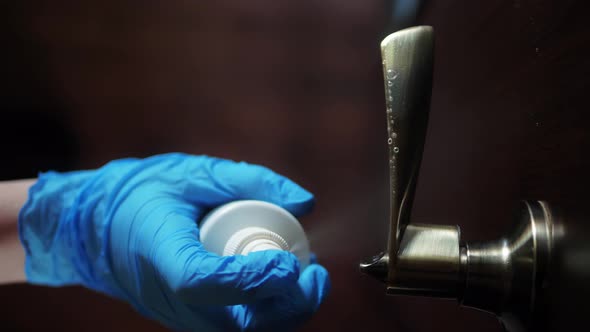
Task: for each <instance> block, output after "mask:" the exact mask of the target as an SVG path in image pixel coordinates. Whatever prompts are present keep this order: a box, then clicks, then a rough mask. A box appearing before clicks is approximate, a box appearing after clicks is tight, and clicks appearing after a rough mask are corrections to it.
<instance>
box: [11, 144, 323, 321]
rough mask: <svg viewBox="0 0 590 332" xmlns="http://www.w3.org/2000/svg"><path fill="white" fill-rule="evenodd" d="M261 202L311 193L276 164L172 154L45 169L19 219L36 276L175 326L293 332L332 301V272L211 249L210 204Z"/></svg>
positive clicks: (282, 257) (298, 204) (295, 200)
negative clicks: (201, 224) (206, 236)
mask: <svg viewBox="0 0 590 332" xmlns="http://www.w3.org/2000/svg"><path fill="white" fill-rule="evenodd" d="M237 199H258V200H264V201H268V202H271V203H275V204H277V205H279V206H282V207H284V208H285V209H287V210H289V211H290V212H291V213H293V214H294V215H296V216H297V215H302V214H305V213H307V212H308V211H309V210H310V209H311V207H312V205H313V196H312V195H311V194H310V193H309V192H307V191H305V190H304V189H302V188H301V187H299V186H298V185H296V184H295V183H293V182H292V181H290V180H288V179H286V178H284V177H282V176H280V175H278V174H276V173H273V172H272V171H270V170H269V169H267V168H264V167H261V166H256V165H250V164H246V163H235V162H232V161H228V160H222V159H216V158H211V157H206V156H191V155H185V154H166V155H159V156H154V157H151V158H147V159H122V160H117V161H113V162H111V163H109V164H107V165H105V166H103V167H102V168H100V169H98V170H94V171H79V172H70V173H55V172H49V173H45V174H42V175H41V176H40V177H39V179H38V181H37V183H36V184H35V185H34V186H33V187H32V188H31V189H30V192H29V200H28V201H27V203H26V204H25V206H24V207H23V208H22V210H21V213H20V217H19V232H20V236H21V241H22V243H23V245H24V247H25V250H26V274H27V278H28V280H29V282H31V283H34V284H40V285H49V286H61V285H75V284H79V285H84V286H85V287H87V288H90V289H93V290H95V291H98V292H102V293H105V294H108V295H110V296H113V297H116V298H119V299H122V300H125V301H127V302H129V303H130V304H131V305H133V307H135V308H136V309H137V310H138V311H139V312H140V313H142V314H143V315H145V316H147V317H150V318H152V319H155V320H158V321H160V322H162V323H163V324H164V325H166V326H168V327H170V328H173V329H175V330H190V331H211V330H222V331H233V330H281V331H283V330H291V329H294V328H296V327H297V326H299V325H300V324H301V323H302V322H304V321H305V320H306V319H307V318H309V317H310V316H311V315H312V314H313V313H314V312H315V311H316V310H317V309H318V306H319V305H320V303H321V302H322V300H323V299H324V298H325V297H326V295H327V293H328V290H329V287H330V282H329V279H328V273H327V271H326V270H325V269H324V268H323V267H321V266H320V265H318V264H311V265H310V266H309V267H308V268H306V269H305V270H304V271H302V272H301V275H300V271H299V262H298V261H297V259H296V258H295V256H294V255H292V254H291V253H289V252H285V251H262V252H254V253H251V254H249V255H248V256H230V257H220V256H217V255H215V254H212V253H209V252H207V251H205V250H204V249H203V246H202V245H201V243H200V242H199V240H198V239H199V229H198V225H197V221H198V220H199V219H200V218H201V217H202V216H203V214H204V213H206V212H207V211H208V210H209V209H211V208H214V207H216V206H218V205H221V204H224V203H227V202H229V201H232V200H237Z"/></svg>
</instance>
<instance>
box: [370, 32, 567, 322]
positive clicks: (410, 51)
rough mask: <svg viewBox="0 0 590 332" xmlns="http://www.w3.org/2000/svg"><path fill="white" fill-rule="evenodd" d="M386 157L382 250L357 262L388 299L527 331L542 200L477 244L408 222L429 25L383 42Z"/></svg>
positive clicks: (425, 95) (423, 112) (550, 234)
mask: <svg viewBox="0 0 590 332" xmlns="http://www.w3.org/2000/svg"><path fill="white" fill-rule="evenodd" d="M381 53H382V58H383V75H384V83H385V98H386V115H387V116H386V120H387V135H388V136H387V142H388V156H389V184H390V185H389V196H390V214H389V220H388V223H389V237H388V244H387V251H386V252H383V253H381V254H379V255H377V256H375V257H373V258H372V259H371V260H369V261H368V262H366V263H362V264H361V265H360V268H361V271H363V272H364V273H366V274H368V275H371V276H373V277H375V278H376V279H378V280H381V281H383V282H385V284H386V293H387V294H390V295H396V294H403V295H417V296H431V297H442V298H454V299H457V300H458V301H459V303H460V304H461V305H464V306H468V307H474V308H477V309H481V310H485V311H488V312H491V313H493V314H496V315H497V316H498V317H499V318H500V319H501V321H502V322H503V323H504V325H505V326H506V327H507V328H508V330H510V331H518V330H522V329H526V328H527V327H528V326H529V325H530V323H531V320H532V314H533V309H534V305H535V296H536V293H537V292H538V291H539V290H540V289H541V287H542V280H543V278H544V275H545V274H546V271H547V266H548V261H549V257H550V255H551V250H552V243H553V238H554V225H555V216H554V215H553V212H552V210H551V208H550V207H549V205H548V204H547V203H545V202H540V201H529V202H522V204H521V211H520V214H519V215H520V217H519V219H518V220H517V223H516V228H515V231H514V232H512V233H511V234H510V235H508V236H506V237H503V238H501V239H499V240H495V241H490V242H483V243H465V244H462V243H461V241H460V231H459V227H458V226H455V225H449V226H447V225H427V224H417V223H413V222H411V220H410V216H411V210H412V201H413V198H414V191H415V188H416V182H417V179H418V172H419V169H420V163H421V159H422V151H423V146H424V141H425V137H426V129H427V122H428V112H429V100H430V94H431V89H432V72H433V53H434V38H433V29H432V28H431V27H428V26H419V27H413V28H409V29H405V30H401V31H398V32H395V33H393V34H391V35H389V36H388V37H386V38H385V39H384V40H383V42H382V43H381Z"/></svg>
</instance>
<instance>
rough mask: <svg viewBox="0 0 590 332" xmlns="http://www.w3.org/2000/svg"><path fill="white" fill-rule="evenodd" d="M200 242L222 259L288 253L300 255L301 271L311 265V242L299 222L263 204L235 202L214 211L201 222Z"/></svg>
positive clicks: (245, 201) (281, 209)
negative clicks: (252, 253)
mask: <svg viewBox="0 0 590 332" xmlns="http://www.w3.org/2000/svg"><path fill="white" fill-rule="evenodd" d="M200 240H201V243H202V244H203V246H204V247H205V249H206V250H208V251H210V252H213V253H216V254H218V255H220V256H229V255H248V254H249V253H251V252H255V251H262V250H286V251H290V252H291V253H293V254H294V255H295V256H297V258H298V259H299V262H300V264H301V271H303V269H304V268H305V267H306V266H307V265H309V259H310V258H309V255H310V252H309V243H308V241H307V237H306V236H305V232H304V231H303V228H302V227H301V224H299V221H297V219H296V218H295V217H294V216H293V215H292V214H291V213H289V212H288V211H287V210H285V209H283V208H281V207H279V206H277V205H274V204H271V203H267V202H263V201H255V200H242V201H234V202H231V203H227V204H224V205H222V206H220V207H218V208H216V209H214V210H213V211H211V212H210V213H209V214H207V215H206V216H205V217H204V218H203V221H202V222H201V226H200Z"/></svg>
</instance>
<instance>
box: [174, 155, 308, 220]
mask: <svg viewBox="0 0 590 332" xmlns="http://www.w3.org/2000/svg"><path fill="white" fill-rule="evenodd" d="M187 178H188V179H187V181H188V185H187V188H186V191H185V198H186V199H187V200H189V201H190V202H193V203H195V204H201V205H205V206H208V207H215V206H218V205H221V204H224V203H227V202H230V201H234V200H240V199H255V200H262V201H267V202H270V203H274V204H277V205H279V206H281V207H283V208H285V209H286V210H287V211H289V212H291V213H292V214H293V215H295V216H301V215H304V214H306V213H308V212H309V211H310V210H311V209H312V208H313V205H314V197H313V195H312V194H311V193H310V192H308V191H307V190H305V189H303V188H302V187H301V186H299V185H298V184H296V183H295V182H293V181H291V180H290V179H288V178H286V177H284V176H282V175H279V174H277V173H275V172H273V171H272V170H270V169H268V168H266V167H263V166H259V165H254V164H248V163H245V162H239V163H236V162H233V161H230V160H225V159H217V158H210V157H200V158H196V159H195V162H194V163H192V165H191V166H190V167H189V171H188V174H187Z"/></svg>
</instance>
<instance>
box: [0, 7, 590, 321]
mask: <svg viewBox="0 0 590 332" xmlns="http://www.w3.org/2000/svg"><path fill="white" fill-rule="evenodd" d="M583 7H588V6H587V5H585V3H584V1H571V0H565V1H559V2H557V1H548V0H540V1H524V0H522V1H521V0H514V1H499V0H496V1H486V2H476V1H468V0H453V1H438V2H435V1H411V0H407V1H386V0H362V1H361V0H358V1H353V0H349V1H348V0H347V1H333V0H323V1H319V0H318V1H270V0H255V1H208V2H202V1H131V0H117V1H115V0H100V1H98V0H89V1H83V2H82V1H74V0H71V1H55V0H54V1H32V0H26V1H19V2H8V1H4V2H2V3H1V4H0V22H2V23H0V24H2V29H0V41H1V43H2V44H1V45H2V52H1V53H0V151H1V152H2V155H3V162H2V163H1V164H0V178H1V179H15V178H26V177H34V176H36V174H37V172H39V171H45V170H50V169H53V170H61V171H65V170H73V169H81V168H96V167H100V166H101V165H103V164H104V163H106V162H107V161H109V160H111V159H116V158H122V157H129V156H134V157H144V156H149V155H153V154H157V153H163V152H171V151H182V152H187V153H193V154H209V155H213V156H218V157H223V158H229V159H233V160H245V161H248V162H251V163H259V164H263V165H266V166H268V167H270V168H272V169H274V170H276V171H277V172H279V173H282V174H284V175H286V176H288V177H290V178H292V179H294V180H295V181H297V182H298V183H300V184H302V185H303V186H304V187H306V188H308V189H309V190H310V191H312V192H313V193H314V194H315V195H316V197H317V205H316V209H315V211H314V212H313V213H312V214H311V215H309V216H307V217H305V218H303V219H302V222H303V224H304V227H305V228H306V229H307V230H308V234H309V236H310V238H311V244H312V248H313V250H314V251H316V252H317V254H318V256H319V260H320V262H321V263H323V264H324V265H325V266H326V267H327V268H328V270H329V271H330V272H331V277H332V283H333V288H332V293H331V295H330V297H329V299H328V300H327V302H326V303H325V305H324V306H323V307H322V308H321V309H320V311H319V312H318V314H317V315H316V316H315V317H314V318H313V319H312V320H311V321H310V322H309V323H308V324H307V325H306V326H305V327H304V328H303V330H305V331H319V330H335V331H338V330H346V331H352V330H359V329H365V330H390V331H431V330H433V329H435V328H436V329H437V330H441V331H471V330H474V329H477V330H478V331H481V332H485V331H500V330H501V328H500V326H499V324H498V323H497V321H496V319H495V318H494V317H492V316H489V315H487V314H485V313H482V312H476V311H471V310H467V309H461V308H459V307H458V306H457V304H456V303H455V302H453V301H443V300H432V299H421V298H406V297H386V296H385V295H384V287H383V285H381V284H379V283H378V282H375V281H374V280H371V279H370V278H368V277H365V276H362V275H361V274H360V273H359V272H358V268H357V266H358V263H359V261H360V260H362V259H363V258H366V257H369V256H371V255H373V254H375V253H377V252H378V251H380V250H383V249H385V237H386V231H387V225H386V217H387V213H388V201H387V200H388V197H387V182H386V174H387V173H386V172H387V163H386V161H387V159H386V140H385V135H386V127H385V109H384V102H383V101H384V98H383V82H382V73H381V59H380V49H379V43H380V41H381V39H382V38H383V37H385V36H386V35H387V34H389V33H391V32H393V31H395V30H396V29H400V28H403V27H407V26H410V25H417V24H428V25H432V26H433V27H434V30H435V38H436V54H435V59H436V60H435V75H434V86H433V95H432V109H431V116H430V125H429V133H428V138H427V142H426V147H425V152H424V160H423V165H422V170H421V175H420V180H419V185H418V189H417V197H416V202H415V206H414V207H415V209H414V210H415V211H414V220H415V221H418V222H426V223H441V224H459V225H461V226H462V235H463V238H465V239H468V240H478V239H490V238H493V237H495V236H500V235H501V234H502V233H503V231H504V230H505V229H506V228H507V227H508V226H509V225H510V224H511V221H512V219H511V215H512V211H513V209H514V208H515V207H516V204H517V201H518V199H522V198H541V199H550V200H552V201H556V202H559V203H562V204H564V205H567V204H574V203H577V202H579V201H580V200H581V199H582V198H583V199H586V198H587V197H588V194H587V193H586V191H587V190H586V185H587V184H588V183H590V181H586V180H588V176H587V175H586V174H585V173H586V172H585V170H586V169H588V166H590V162H589V160H588V157H587V156H586V155H585V154H586V152H587V151H590V136H589V134H588V132H589V126H588V123H589V122H588V120H589V116H588V114H587V113H588V112H586V109H587V106H586V104H587V98H586V91H585V87H586V84H587V82H588V80H587V79H588V78H589V77H590V75H589V74H590V57H589V56H588V54H589V51H590V49H589V45H590V40H589V39H590V33H589V32H590V31H589V28H588V25H587V24H586V21H587V18H586V16H587V15H586V13H587V12H588V10H587V9H588V8H583ZM572 202H573V203H572ZM490 204H492V205H493V206H496V207H498V208H496V209H489V206H490ZM0 292H1V294H2V296H3V298H4V299H5V300H3V301H2V305H1V306H2V307H1V308H0V317H1V318H0V320H1V321H2V323H1V324H2V330H4V331H40V330H44V331H45V330H55V331H130V330H137V331H140V330H141V331H145V332H147V331H164V328H162V327H161V326H159V325H158V324H157V323H154V322H151V321H147V320H145V319H144V318H142V317H141V316H139V315H138V314H136V313H135V312H134V311H133V310H132V309H131V308H130V307H129V306H127V305H126V304H124V303H120V302H117V301H114V300H112V299H109V298H106V297H104V296H101V295H98V294H95V293H93V292H90V291H87V290H84V289H81V288H76V287H72V288H64V289H50V288H43V287H33V286H28V285H10V286H3V287H1V289H0Z"/></svg>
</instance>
